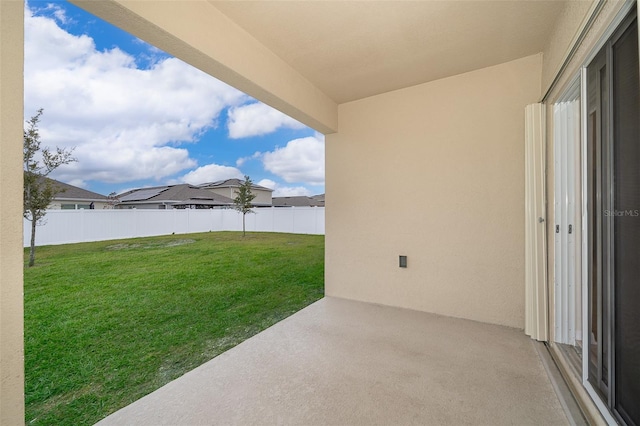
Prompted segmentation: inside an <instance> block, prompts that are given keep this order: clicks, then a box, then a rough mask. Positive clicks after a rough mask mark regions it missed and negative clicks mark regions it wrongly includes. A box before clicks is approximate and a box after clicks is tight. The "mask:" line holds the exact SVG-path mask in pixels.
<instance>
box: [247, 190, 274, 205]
mask: <svg viewBox="0 0 640 426" xmlns="http://www.w3.org/2000/svg"><path fill="white" fill-rule="evenodd" d="M251 193H253V194H255V195H256V198H254V199H253V202H254V204H269V205H271V194H272V192H271V191H261V190H258V189H252V190H251Z"/></svg>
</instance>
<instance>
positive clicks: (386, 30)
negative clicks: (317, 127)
mask: <svg viewBox="0 0 640 426" xmlns="http://www.w3.org/2000/svg"><path fill="white" fill-rule="evenodd" d="M210 3H211V4H213V5H214V6H215V7H216V8H218V10H220V11H221V12H222V13H223V14H225V15H226V16H227V17H228V18H230V19H231V20H232V21H234V22H235V23H236V24H237V25H239V26H240V27H242V28H243V29H244V30H245V31H246V32H248V33H249V34H251V35H252V36H253V37H254V38H255V39H257V40H258V41H259V42H260V43H261V44H263V45H264V46H266V47H267V48H268V49H270V50H271V51H272V52H274V53H275V54H276V55H277V56H279V57H280V58H281V59H283V60H284V61H285V62H286V63H288V64H289V65H290V66H291V67H292V68H294V69H295V70H296V71H298V72H299V73H300V74H301V75H302V76H304V77H305V78H306V79H307V80H309V81H310V82H311V83H312V84H313V85H315V86H316V87H317V88H319V89H320V90H321V91H323V92H324V93H325V94H326V95H327V96H329V97H330V98H331V99H332V100H333V101H334V102H336V103H338V104H340V103H344V102H349V101H353V100H356V99H360V98H363V97H368V96H372V95H376V94H379V93H384V92H387V91H390V90H395V89H399V88H403V87H409V86H413V85H415V84H420V83H425V82H428V81H432V80H436V79H440V78H444V77H448V76H452V75H456V74H460V73H464V72H468V71H472V70H475V69H479V68H484V67H487V66H491V65H496V64H499V63H503V62H507V61H511V60H513V59H516V58H520V57H524V56H528V55H532V54H535V53H539V52H541V51H542V50H543V49H544V46H545V44H546V42H547V38H548V37H549V35H550V34H551V32H552V30H553V28H554V25H555V22H556V20H557V18H558V17H559V16H561V14H562V11H563V9H564V8H565V7H566V5H567V3H568V2H566V1H524V0H523V1H392V2H390V1H386V2H382V1H373V2H360V1H348V2H335V1H304V2H303V1H293V2H292V1H215V0H210Z"/></svg>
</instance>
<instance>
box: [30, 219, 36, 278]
mask: <svg viewBox="0 0 640 426" xmlns="http://www.w3.org/2000/svg"><path fill="white" fill-rule="evenodd" d="M36 225H37V221H36V218H35V217H34V216H32V217H31V249H30V250H29V267H32V266H33V265H34V264H35V263H36Z"/></svg>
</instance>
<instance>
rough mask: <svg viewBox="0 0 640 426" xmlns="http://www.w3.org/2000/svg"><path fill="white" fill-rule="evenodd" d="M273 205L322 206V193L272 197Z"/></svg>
mask: <svg viewBox="0 0 640 426" xmlns="http://www.w3.org/2000/svg"><path fill="white" fill-rule="evenodd" d="M271 202H272V204H273V207H324V194H322V195H314V196H313V197H306V196H304V195H299V196H294V197H273V199H272V200H271Z"/></svg>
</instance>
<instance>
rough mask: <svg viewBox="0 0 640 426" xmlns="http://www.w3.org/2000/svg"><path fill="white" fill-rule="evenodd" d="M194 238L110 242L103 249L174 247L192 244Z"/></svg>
mask: <svg viewBox="0 0 640 426" xmlns="http://www.w3.org/2000/svg"><path fill="white" fill-rule="evenodd" d="M195 242H196V240H192V239H190V238H186V239H181V240H169V241H158V242H151V243H146V244H141V243H134V244H127V243H119V244H112V245H110V246H107V247H105V249H107V250H130V249H139V248H142V249H149V248H161V247H176V246H183V245H185V244H193V243H195Z"/></svg>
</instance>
